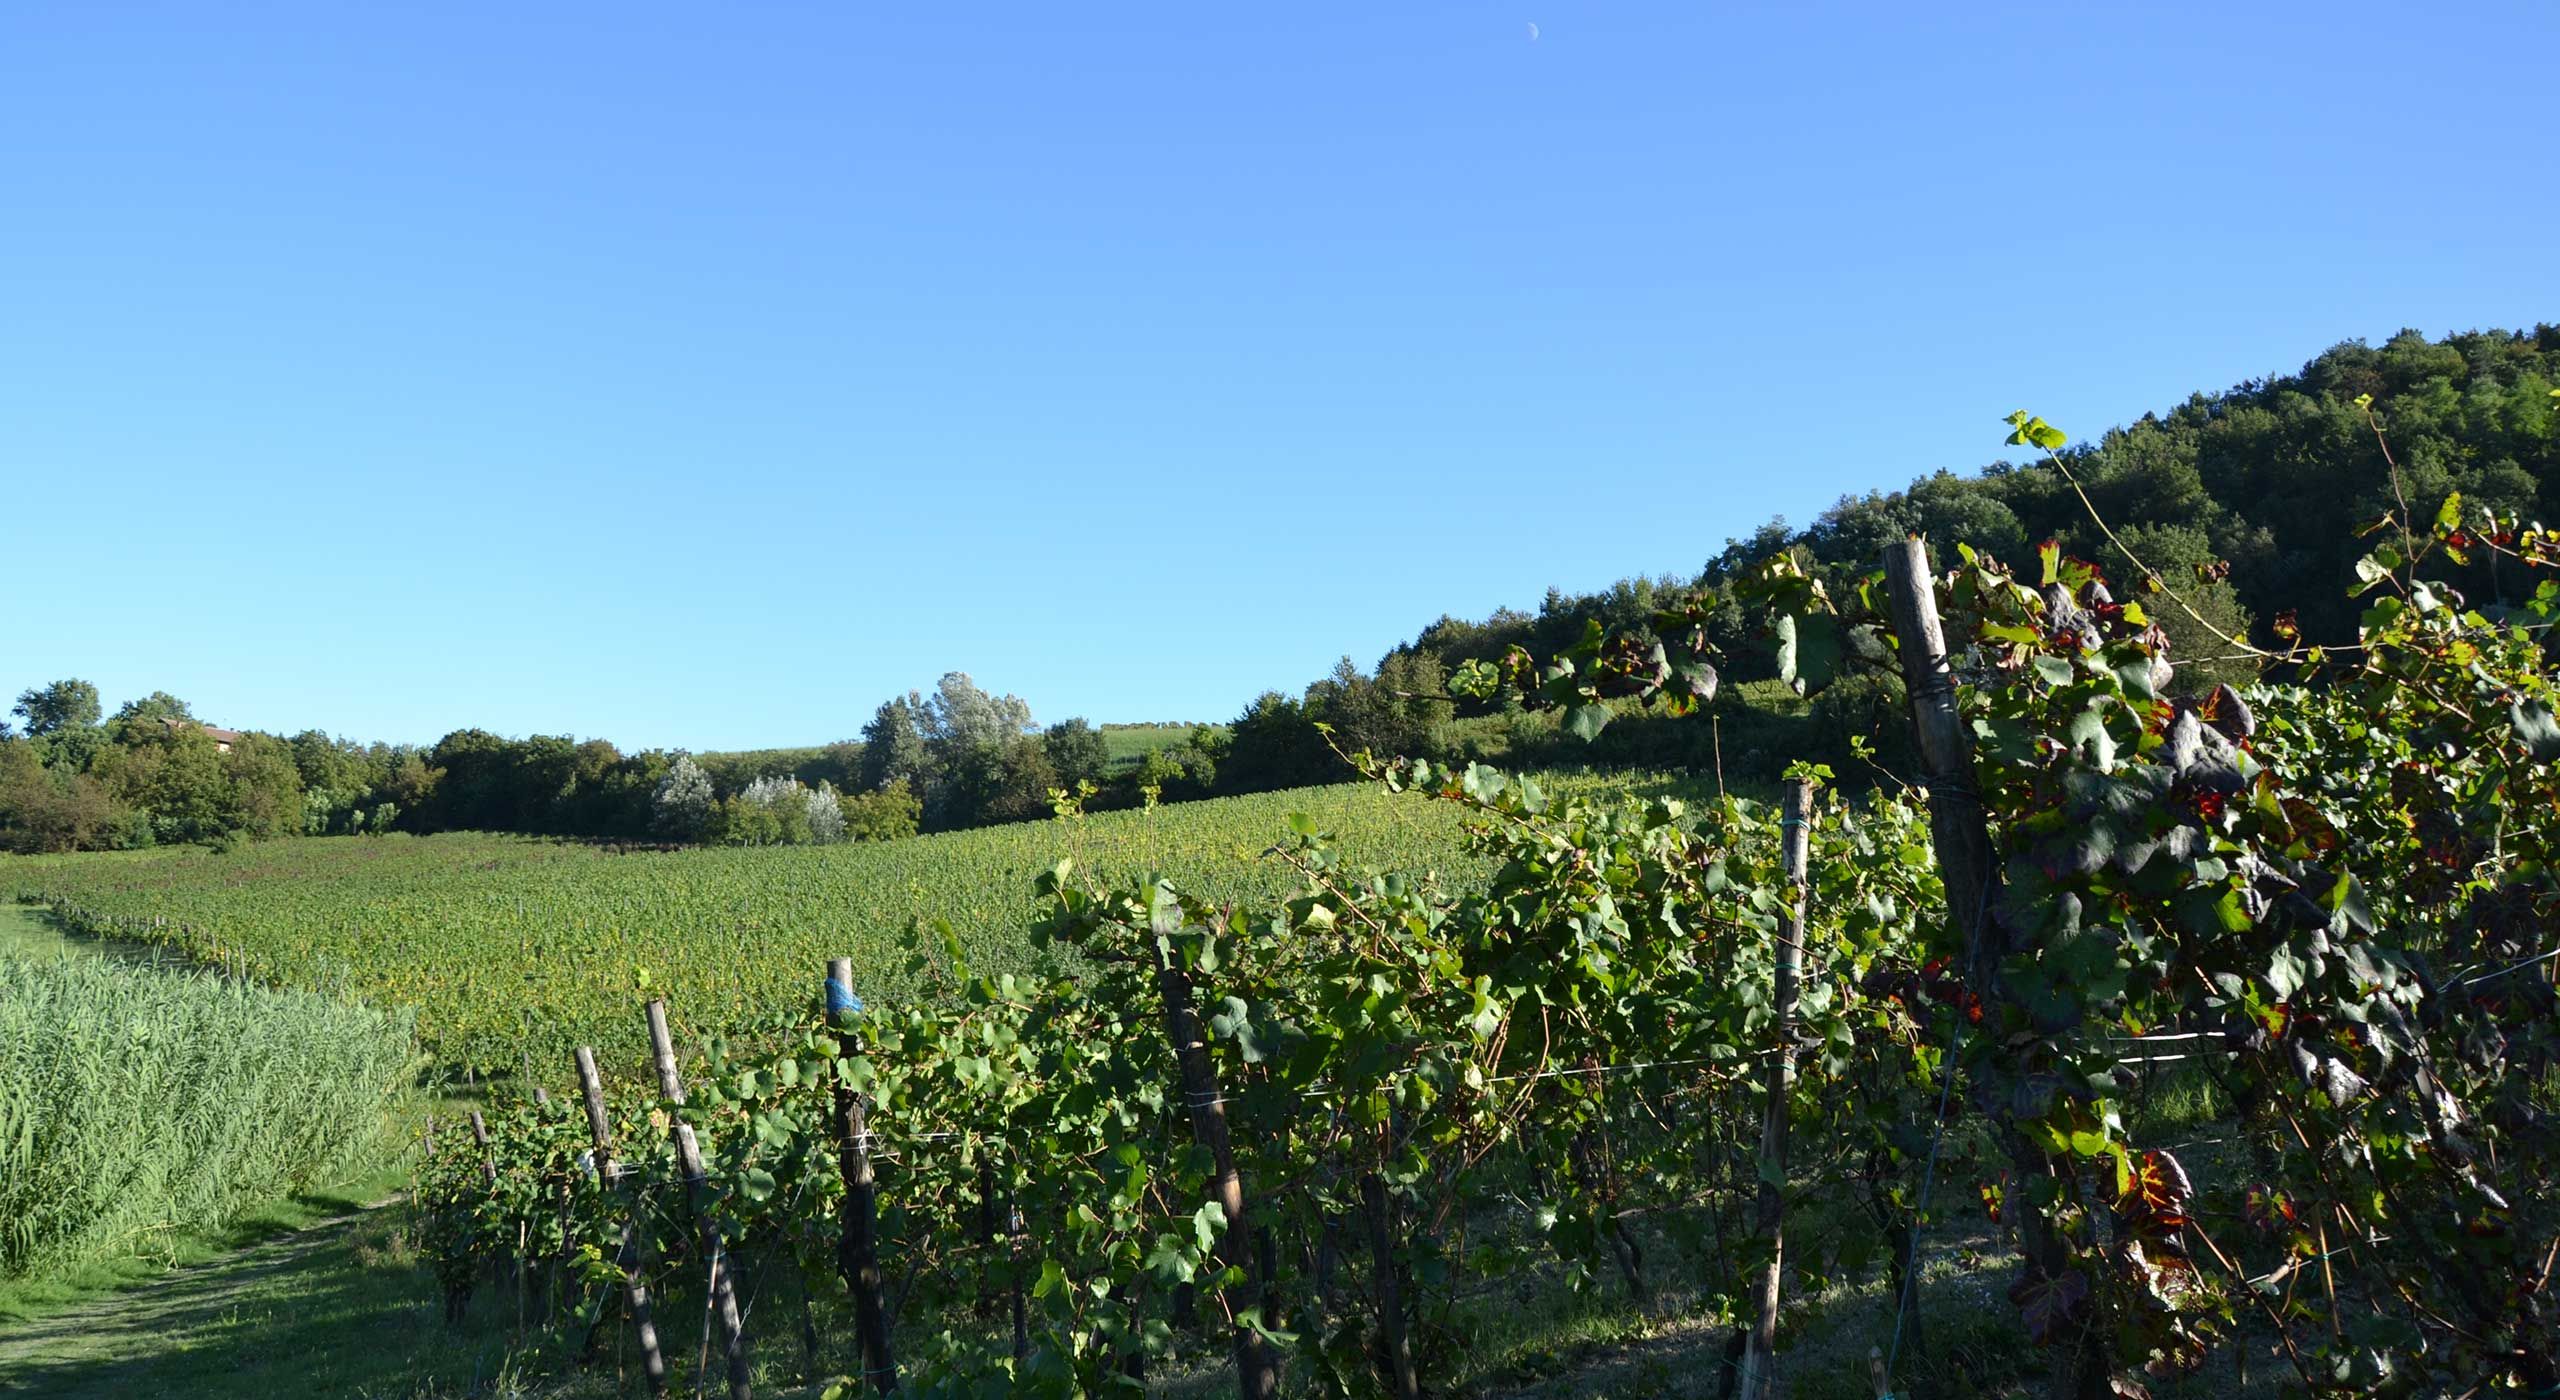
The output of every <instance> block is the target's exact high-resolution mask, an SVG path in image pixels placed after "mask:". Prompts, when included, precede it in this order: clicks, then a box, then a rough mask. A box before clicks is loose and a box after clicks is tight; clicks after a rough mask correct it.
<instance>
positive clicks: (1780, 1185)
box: [1741, 778, 1813, 1400]
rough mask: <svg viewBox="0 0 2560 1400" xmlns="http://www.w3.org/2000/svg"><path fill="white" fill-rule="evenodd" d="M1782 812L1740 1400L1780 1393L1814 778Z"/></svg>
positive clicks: (1792, 787)
mask: <svg viewBox="0 0 2560 1400" xmlns="http://www.w3.org/2000/svg"><path fill="white" fill-rule="evenodd" d="M1780 813H1781V815H1780V816H1779V818H1778V849H1779V851H1780V853H1781V856H1782V857H1783V859H1784V863H1785V867H1786V877H1787V885H1788V887H1789V894H1790V899H1789V901H1788V905H1787V927H1786V932H1785V933H1783V934H1782V935H1780V936H1779V941H1778V949H1777V952H1778V958H1777V964H1778V965H1777V971H1776V973H1775V975H1774V976H1773V977H1772V979H1771V983H1772V996H1771V997H1770V1005H1771V1007H1772V1008H1773V1009H1774V1011H1775V1018H1776V1022H1777V1027H1776V1034H1775V1035H1774V1036H1773V1037H1772V1041H1773V1043H1772V1045H1771V1046H1770V1055H1769V1065H1768V1069H1767V1071H1766V1072H1765V1077H1764V1079H1763V1081H1762V1082H1763V1084H1764V1085H1765V1086H1766V1094H1767V1097H1766V1100H1765V1103H1764V1107H1763V1109H1762V1114H1761V1120H1760V1200H1759V1229H1760V1238H1761V1240H1762V1242H1763V1243H1764V1245H1765V1246H1766V1247H1767V1249H1768V1251H1769V1261H1768V1263H1766V1264H1765V1265H1763V1266H1762V1267H1761V1271H1760V1288H1759V1294H1760V1296H1759V1311H1758V1312H1757V1314H1755V1319H1754V1321H1753V1323H1752V1326H1751V1345H1750V1349H1749V1350H1747V1351H1746V1352H1744V1353H1743V1358H1742V1387H1741V1390H1742V1400H1769V1397H1771V1396H1773V1395H1775V1394H1776V1393H1777V1377H1778V1284H1779V1278H1780V1274H1781V1271H1782V1266H1783V1265H1784V1263H1785V1259H1786V1211H1787V1193H1786V1186H1785V1182H1786V1177H1787V1098H1788V1092H1789V1089H1790V1088H1791V1086H1792V1085H1793V1084H1794V1083H1795V1077H1796V1049H1795V1037H1796V983H1797V980H1798V979H1797V972H1798V970H1799V969H1800V968H1801V967H1802V965H1803V963H1802V959H1803V955H1804V916H1805V863H1806V859H1807V854H1806V853H1807V851H1808V849H1809V847H1810V845H1811V834H1812V830H1811V829H1812V823H1813V784H1812V783H1810V782H1807V781H1806V780H1804V779H1802V778H1798V779H1795V780H1794V781H1792V782H1789V783H1788V784H1787V792H1786V798H1785V802H1784V805H1783V806H1782V807H1781V808H1780Z"/></svg>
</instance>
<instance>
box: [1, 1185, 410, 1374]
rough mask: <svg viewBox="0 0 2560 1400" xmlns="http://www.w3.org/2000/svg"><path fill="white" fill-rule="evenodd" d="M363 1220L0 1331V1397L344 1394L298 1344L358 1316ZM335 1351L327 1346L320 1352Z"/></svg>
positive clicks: (319, 1228)
mask: <svg viewBox="0 0 2560 1400" xmlns="http://www.w3.org/2000/svg"><path fill="white" fill-rule="evenodd" d="M365 1218H366V1217H365V1216H364V1215H361V1214H360V1215H348V1216H340V1217H338V1218H336V1219H334V1220H327V1221H322V1222H320V1223H318V1224H316V1225H313V1226H310V1227H309V1228H307V1229H303V1230H299V1231H296V1232H294V1233H292V1234H288V1235H285V1236H282V1237H280V1238H277V1239H273V1240H269V1241H267V1242H266V1243H263V1244H258V1245H253V1246H251V1247H249V1248H247V1249H244V1250H241V1251H239V1252H238V1253H235V1254H232V1255H229V1256H226V1257H224V1258H222V1259H218V1260H215V1261H213V1262H211V1263H207V1264H200V1265H196V1266H194V1267H191V1268H185V1269H180V1270H177V1271H175V1272H173V1273H170V1274H167V1275H165V1276H163V1277H161V1278H159V1279H156V1280H154V1281H152V1282H150V1283H147V1284H144V1285H142V1286H140V1287H137V1288H134V1289H131V1290H129V1291H126V1292H122V1293H116V1294H111V1295H109V1296H107V1297H104V1298H101V1299H98V1300H95V1301H93V1302H89V1303H86V1304H81V1305H77V1306H74V1307H72V1308H71V1309H70V1310H68V1311H66V1312H62V1313H59V1314H56V1315H54V1316H51V1317H47V1318H42V1319H40V1320H37V1321H34V1322H28V1323H20V1324H16V1325H14V1326H10V1327H8V1328H7V1329H6V1330H5V1331H0V1393H7V1394H43V1395H60V1396H101V1397H104V1396H129V1395H174V1394H190V1395H220V1394H226V1393H233V1392H237V1393H241V1394H250V1393H259V1394H266V1395H289V1394H346V1393H350V1392H348V1391H346V1390H343V1389H339V1388H337V1383H336V1382H330V1383H326V1384H324V1383H323V1382H322V1381H321V1379H320V1378H319V1377H317V1376H314V1375H313V1374H311V1371H310V1366H309V1363H310V1360H311V1359H312V1358H311V1356H310V1354H309V1353H310V1351H311V1350H312V1348H311V1347H310V1346H309V1345H307V1343H308V1341H310V1340H314V1339H316V1336H315V1329H320V1332H319V1334H318V1335H325V1334H326V1333H327V1332H334V1331H335V1330H336V1329H337V1327H338V1326H339V1325H341V1324H343V1323H345V1322H348V1321H353V1320H354V1318H353V1316H352V1314H353V1313H355V1312H360V1311H363V1309H362V1308H361V1307H360V1306H351V1305H356V1304H358V1303H359V1302H360V1300H359V1299H358V1298H355V1297H351V1296H350V1293H351V1292H353V1293H361V1292H362V1291H363V1289H362V1287H361V1285H362V1278H361V1274H362V1261H361V1260H360V1259H359V1258H358V1257H357V1256H358V1255H359V1253H360V1252H361V1251H360V1249H359V1244H360V1238H359V1237H360V1235H361V1234H363V1233H364V1232H363V1231H362V1226H363V1224H364V1222H365ZM404 1311H405V1310H404ZM345 1340H346V1341H349V1342H352V1341H354V1340H355V1338H353V1337H348V1338H346V1339H345ZM338 1345H339V1343H338V1342H337V1341H336V1340H335V1339H332V1340H330V1341H329V1342H328V1344H327V1346H326V1347H325V1348H323V1349H327V1350H334V1349H337V1347H338ZM279 1363H282V1364H283V1366H284V1369H282V1370H281V1371H279V1370H278V1369H277V1367H278V1365H279ZM261 1373H264V1374H263V1375H262V1374H261ZM343 1379H354V1378H353V1377H345V1378H343Z"/></svg>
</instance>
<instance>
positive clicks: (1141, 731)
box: [1101, 723, 1226, 773]
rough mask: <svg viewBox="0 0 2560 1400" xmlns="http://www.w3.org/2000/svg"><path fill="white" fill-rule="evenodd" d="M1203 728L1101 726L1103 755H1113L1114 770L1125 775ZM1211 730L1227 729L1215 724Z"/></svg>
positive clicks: (1161, 725) (1196, 726)
mask: <svg viewBox="0 0 2560 1400" xmlns="http://www.w3.org/2000/svg"><path fill="white" fill-rule="evenodd" d="M1202 727H1203V726H1200V725H1196V724H1181V723H1166V724H1106V725H1103V726H1101V732H1102V748H1103V752H1105V753H1107V754H1109V755H1110V756H1111V771H1112V772H1114V773H1125V772H1127V771H1129V770H1130V769H1132V768H1135V767H1137V766H1138V760H1140V759H1142V758H1145V757H1146V756H1147V755H1148V754H1151V753H1155V752H1157V751H1158V750H1161V749H1169V748H1172V747H1174V746H1175V745H1177V744H1181V743H1184V742H1186V741H1188V740H1189V739H1190V738H1191V732H1192V731H1193V730H1195V729H1199V728H1202ZM1206 727H1207V728H1209V729H1213V730H1219V731H1223V730H1225V729H1226V726H1225V725H1223V724H1213V725H1209V726H1206Z"/></svg>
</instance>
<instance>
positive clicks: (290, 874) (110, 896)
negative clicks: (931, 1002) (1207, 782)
mask: <svg viewBox="0 0 2560 1400" xmlns="http://www.w3.org/2000/svg"><path fill="white" fill-rule="evenodd" d="M1294 812H1304V813H1307V814H1309V815H1311V816H1313V817H1314V818H1315V819H1316V820H1317V821H1318V822H1319V823H1320V824H1321V825H1322V826H1323V827H1324V828H1325V829H1327V830H1329V831H1333V832H1336V833H1339V835H1340V837H1341V845H1342V848H1343V849H1344V851H1345V852H1346V853H1347V855H1348V856H1349V858H1350V859H1351V860H1352V861H1353V862H1354V863H1356V864H1369V865H1376V866H1380V867H1386V866H1393V867H1398V868H1405V869H1436V870H1439V871H1441V872H1443V873H1450V874H1459V873H1464V872H1466V871H1468V870H1470V869H1472V868H1473V867H1472V862H1473V859H1474V858H1473V857H1471V856H1469V855H1468V854H1467V853H1466V851H1465V849H1464V847H1463V841H1462V833H1461V830H1460V826H1459V822H1458V819H1457V814H1456V813H1455V811H1454V810H1452V809H1450V808H1448V807H1446V806H1442V805H1439V804H1435V803H1432V802H1428V801H1425V800H1423V799H1420V798H1417V797H1412V796H1395V795H1391V794H1388V793H1386V792H1384V791H1382V790H1380V789H1377V788H1374V787H1370V786H1367V785H1364V784H1344V785H1341V786H1335V787H1325V788H1302V789H1296V790H1293V791H1289V792H1279V793H1266V794H1260V795H1256V796H1251V797H1239V798H1225V799H1219V800H1216V801H1209V802H1196V803H1185V804H1181V805H1178V806H1168V807H1162V808H1158V809H1157V810H1155V811H1153V812H1146V811H1134V812H1111V813H1100V814H1095V815H1092V816H1087V817H1081V818H1076V819H1071V820H1067V821H1047V822H1040V823H1033V824H1025V825H1017V826H1004V827H990V828H983V829H979V830H974V831H962V832H952V833H949V834H945V835H938V836H926V837H919V838H916V839H912V840H904V841H892V842H884V843H879V844H868V845H853V846H838V847H825V848H764V849H741V848H722V849H701V850H687V851H677V852H635V853H618V852H616V851H614V850H613V849H611V848H607V847H602V846H593V845H583V844H575V843H566V842H558V841H546V840H538V839H531V838H525V837H513V836H483V835H462V834H455V835H442V836H431V837H410V836H392V837H379V838H375V837H332V838H325V839H312V840H302V841H290V842H277V843H270V844H265V845H253V846H244V847H241V848H238V849H235V850H232V851H229V852H222V853H215V852H209V851H203V850H192V849H189V850H153V851H141V852H131V853H116V854H89V855H78V856H62V857H38V858H30V859H24V860H19V861H15V862H12V863H11V864H10V865H9V866H8V867H6V871H5V875H0V878H5V879H6V880H7V881H8V882H9V884H8V887H7V888H6V889H5V890H0V893H5V894H11V895H15V896H16V897H17V898H19V899H22V900H27V901H40V902H44V903H48V904H51V905H52V906H53V907H54V908H55V910H56V911H57V913H59V914H60V915H61V916H62V917H63V919H64V920H65V921H66V922H67V923H69V924H70V925H71V926H73V927H75V928H80V929H84V930H86V931H90V932H97V933H106V934H113V935H116V936H119V937H123V938H128V939H138V940H142V941H146V942H152V943H157V944H162V945H165V946H171V947H175V948H177V949H180V950H182V951H184V952H186V953H188V954H190V955H192V956H194V957H197V958H199V959H203V960H206V961H211V962H217V963H221V964H224V965H228V966H232V967H235V968H238V969H240V970H242V971H245V972H246V973H248V974H249V975H250V976H252V977H255V978H258V979H260V980H263V981H268V982H272V983H276V984H280V985H290V986H301V987H312V988H318V989H323V990H333V991H342V992H347V993H351V994H354V995H356V996H360V997H362V998H364V999H367V1000H370V1001H375V1002H379V1003H383V1004H389V1005H397V1006H406V1007H414V1008H416V1010H417V1013H418V1034H419V1038H420V1041H421V1043H422V1044H423V1046H424V1047H425V1048H426V1050H427V1051H428V1052H429V1053H430V1054H431V1055H433V1056H435V1057H436V1058H437V1059H438V1060H439V1061H440V1062H442V1063H444V1064H446V1065H449V1066H450V1065H457V1064H470V1065H476V1066H478V1067H480V1068H481V1069H482V1070H483V1071H484V1072H485V1071H487V1070H490V1069H497V1068H510V1069H512V1068H517V1067H519V1066H520V1065H521V1064H522V1063H523V1061H524V1058H525V1057H527V1056H531V1057H533V1058H534V1059H535V1060H536V1061H537V1062H538V1063H539V1065H541V1066H544V1067H556V1066H559V1065H562V1064H565V1062H566V1057H567V1055H568V1052H569V1049H570V1047H571V1046H573V1045H576V1044H582V1043H583V1044H593V1045H596V1046H597V1047H599V1049H600V1050H601V1051H602V1052H603V1053H605V1055H606V1056H607V1058H608V1060H609V1061H614V1062H618V1063H621V1064H624V1065H630V1064H636V1063H637V1062H638V1059H639V1056H640V1054H641V1052H642V1049H643V1045H642V1035H641V1028H640V1025H639V1020H638V1018H637V1017H636V1016H635V1015H633V1014H632V1010H631V1008H632V1007H633V1006H634V1005H635V1003H636V1002H637V1001H638V999H639V993H640V991H641V988H642V987H643V985H644V983H643V978H644V976H645V978H646V982H645V985H646V987H647V989H648V990H649V992H650V993H651V994H659V995H664V996H665V997H666V998H667V1000H668V1004H669V1007H670V1009H671V1010H672V1011H673V1013H674V1014H675V1016H676V1017H677V1018H678V1019H679V1021H681V1022H682V1023H684V1024H685V1025H687V1026H689V1027H691V1028H693V1029H696V1030H712V1029H717V1028H722V1027H728V1026H734V1025H738V1024H741V1023H742V1022H745V1021H747V1020H750V1019H752V1018H754V1017H756V1016H759V1015H761V1014H764V1013H767V1012H771V1011H775V1010H779V1009H784V1008H788V1007H793V1006H797V1005H798V1004H800V1003H801V1002H803V1001H805V1000H806V999H807V998H808V997H809V995H810V993H811V990H812V988H813V987H814V986H815V983H816V979H817V972H818V969H819V967H820V965H821V963H822V961H823V960H824V959H825V958H827V957H830V956H845V955H850V956H852V957H854V958H855V959H856V977H857V980H858V982H859V983H860V987H859V990H860V991H861V992H862V994H863V995H864V996H866V997H869V998H873V999H889V1000H894V999H896V998H901V997H910V996H914V995H916V994H918V993H919V992H920V991H921V990H922V983H921V979H919V978H918V977H917V976H916V975H915V974H912V973H911V972H909V971H908V970H907V969H906V968H905V966H904V965H903V964H904V956H903V954H902V952H901V950H900V942H901V939H902V937H903V935H904V933H905V931H906V930H907V928H908V927H909V924H910V922H911V921H913V920H916V919H932V918H941V919H948V920H949V921H950V922H951V924H952V925H953V927H954V928H955V929H956V930H957V931H958V933H959V935H960V938H961V941H962V944H963V946H964V948H965V949H966V950H967V952H968V955H969V956H970V958H971V959H972V960H973V962H975V963H976V964H977V965H978V966H979V967H981V968H982V969H985V970H988V971H1004V970H1029V969H1032V968H1035V967H1037V966H1039V960H1040V958H1041V956H1042V955H1040V954H1037V953H1035V951H1034V950H1033V949H1032V947H1031V945H1030V942H1029V940H1028V938H1027V935H1026V929H1027V927H1028V925H1029V924H1030V922H1031V921H1032V919H1033V918H1034V917H1035V906H1034V899H1033V882H1034V880H1035V879H1036V877H1037V876H1038V875H1039V874H1040V873H1041V872H1042V871H1045V870H1047V869H1049V868H1050V867H1051V866H1052V865H1054V864H1055V863H1056V862H1057V861H1058V860H1060V859H1062V858H1072V859H1074V860H1076V861H1077V862H1078V864H1079V865H1080V866H1082V867H1085V868H1088V869H1094V870H1098V871H1101V872H1104V873H1106V874H1111V875H1118V876H1136V875H1141V874H1144V873H1146V872H1148V871H1151V870H1152V871H1162V872H1163V873H1165V874H1167V875H1169V876H1171V877H1172V878H1173V879H1174V880H1175V881H1176V882H1177V883H1178V884H1180V885H1182V886H1184V887H1185V888H1187V889H1191V890H1195V891H1198V892H1200V893H1202V894H1205V895H1208V896H1210V897H1213V898H1217V899H1232V900H1248V899H1253V898H1257V897H1267V896H1270V895H1273V894H1276V893H1278V892H1280V891H1281V890H1283V889H1284V888H1286V886H1287V885H1288V883H1289V873H1288V872H1287V871H1286V870H1285V869H1283V868H1281V867H1279V866H1277V865H1275V864H1274V863H1273V862H1270V861H1267V860H1264V859H1262V853H1263V852H1264V851H1265V850H1267V849H1268V848H1269V847H1270V846H1271V845H1272V843H1274V842H1275V841H1279V840H1283V839H1285V837H1286V835H1287V831H1288V826H1287V821H1288V817H1289V815H1290V814H1291V813H1294ZM555 1072H556V1071H555V1070H554V1069H551V1068H545V1069H544V1071H543V1077H546V1078H547V1077H552V1075H553V1074H554V1073H555Z"/></svg>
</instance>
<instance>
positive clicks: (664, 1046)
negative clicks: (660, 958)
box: [648, 1001, 751, 1400]
mask: <svg viewBox="0 0 2560 1400" xmlns="http://www.w3.org/2000/svg"><path fill="white" fill-rule="evenodd" d="M648 1015H649V1049H650V1053H651V1054H653V1055H654V1056H655V1057H656V1058H657V1062H658V1092H659V1094H660V1095H662V1096H663V1097H664V1098H665V1099H666V1100H667V1102H668V1103H670V1104H672V1105H674V1106H675V1107H677V1108H682V1107H684V1078H683V1076H682V1075H681V1074H679V1073H678V1072H677V1070H676V1043H675V1039H674V1037H672V1036H670V1035H668V1034H667V1004H666V1003H665V1002H663V1001H653V1002H650V1003H649V1007H648ZM673 1133H674V1136H675V1140H676V1164H677V1165H678V1166H680V1167H682V1168H683V1169H684V1185H685V1193H686V1195H688V1196H689V1197H690V1198H691V1199H692V1202H693V1218H694V1221H695V1224H696V1228H698V1229H699V1230H700V1231H701V1232H702V1255H703V1257H704V1258H705V1259H708V1260H710V1261H711V1310H712V1312H713V1313H714V1314H715V1315H716V1316H717V1318H718V1321H719V1324H720V1343H721V1346H722V1349H723V1350H725V1351H726V1352H727V1353H728V1360H729V1400H751V1397H750V1395H749V1392H748V1376H747V1333H746V1327H745V1325H744V1324H743V1323H741V1322H740V1321H739V1319H738V1295H737V1290H736V1288H735V1287H734V1286H733V1285H732V1284H731V1283H730V1280H729V1275H730V1273H731V1270H728V1269H724V1268H722V1267H720V1264H721V1260H722V1258H723V1256H724V1254H725V1252H726V1251H725V1250H724V1249H723V1248H722V1244H721V1239H720V1226H719V1224H718V1223H717V1222H715V1221H714V1220H713V1219H712V1218H711V1201H710V1196H711V1183H710V1181H709V1180H708V1179H707V1178H706V1176H705V1174H704V1172H703V1169H702V1145H701V1144H700V1143H698V1142H696V1141H694V1137H693V1125H692V1124H690V1123H687V1122H685V1121H684V1119H683V1118H682V1117H681V1116H678V1117H677V1118H676V1119H675V1123H674V1127H673Z"/></svg>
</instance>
